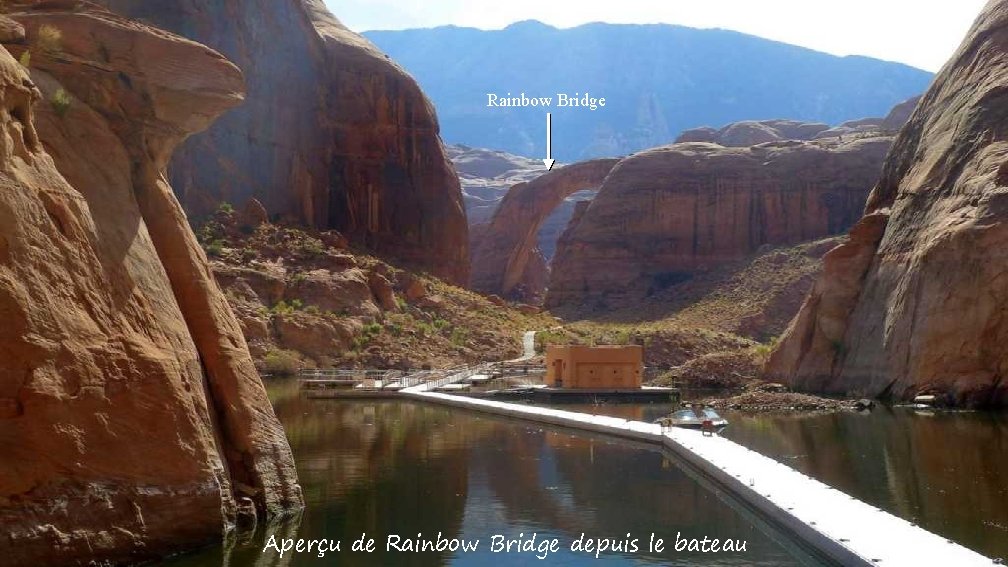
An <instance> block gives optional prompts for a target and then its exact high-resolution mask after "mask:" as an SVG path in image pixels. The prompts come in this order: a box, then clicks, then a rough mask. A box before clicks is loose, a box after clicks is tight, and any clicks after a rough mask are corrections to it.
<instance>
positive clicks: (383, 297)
mask: <svg viewBox="0 0 1008 567" xmlns="http://www.w3.org/2000/svg"><path fill="white" fill-rule="evenodd" d="M368 286H369V287H370V288H371V293H372V294H373V295H374V297H375V300H376V301H377V302H378V306H379V307H381V308H382V309H384V310H385V311H398V310H399V304H398V303H397V302H396V296H395V291H394V290H393V289H392V283H391V282H389V281H388V278H386V277H385V276H383V275H381V274H379V273H376V272H370V273H368Z"/></svg>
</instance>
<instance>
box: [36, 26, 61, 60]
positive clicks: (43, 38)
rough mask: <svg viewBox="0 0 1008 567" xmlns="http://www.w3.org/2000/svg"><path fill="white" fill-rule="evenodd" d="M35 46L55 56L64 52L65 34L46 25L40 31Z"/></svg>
mask: <svg viewBox="0 0 1008 567" xmlns="http://www.w3.org/2000/svg"><path fill="white" fill-rule="evenodd" d="M35 45H36V46H37V47H38V48H39V49H41V50H42V51H44V52H45V53H48V54H50V55H55V54H57V53H59V52H60V51H62V50H63V32H61V31H60V30H59V28H56V27H54V26H50V25H48V24H46V25H44V26H42V27H40V28H39V29H38V36H37V37H36V38H35Z"/></svg>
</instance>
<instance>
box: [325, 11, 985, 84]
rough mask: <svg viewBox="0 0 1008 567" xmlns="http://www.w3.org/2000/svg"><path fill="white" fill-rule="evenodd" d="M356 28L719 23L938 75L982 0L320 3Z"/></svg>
mask: <svg viewBox="0 0 1008 567" xmlns="http://www.w3.org/2000/svg"><path fill="white" fill-rule="evenodd" d="M326 3H327V4H329V7H330V8H331V9H332V11H333V12H334V13H335V14H336V16H337V17H339V18H340V20H342V21H343V23H344V24H346V25H347V26H348V27H350V28H351V29H353V30H355V31H365V30H375V29H403V28H416V27H433V26H440V25H448V24H454V25H457V26H469V27H477V28H483V29H500V28H503V27H506V26H507V25H508V24H511V23H513V22H517V21H521V20H531V19H535V20H540V21H542V22H545V23H547V24H551V25H553V26H556V27H561V28H567V27H573V26H577V25H580V24H583V23H587V22H610V23H670V24H681V25H684V26H690V27H698V28H725V29H731V30H737V31H741V32H745V33H750V34H753V35H758V36H760V37H765V38H770V39H775V40H778V41H784V42H787V43H793V44H795V45H801V46H805V47H810V48H812V49H817V50H819V51H825V52H828V53H833V54H836V55H868V56H871V57H877V58H879V59H886V60H889V61H900V62H903V63H907V64H910V65H913V66H915V67H920V68H921V69H927V70H928V71H937V70H938V69H939V68H940V67H941V66H942V65H943V64H944V63H945V61H946V60H947V59H948V58H949V57H950V56H951V55H952V53H953V52H954V51H955V49H956V48H957V47H958V46H959V43H960V42H961V41H962V39H963V37H964V36H965V35H966V31H967V30H968V29H969V27H970V25H971V24H972V23H973V20H974V19H975V18H976V16H977V14H979V13H980V9H981V8H982V7H983V6H984V4H986V0H611V1H607V2H599V1H595V0H592V1H590V2H588V1H577V0H326Z"/></svg>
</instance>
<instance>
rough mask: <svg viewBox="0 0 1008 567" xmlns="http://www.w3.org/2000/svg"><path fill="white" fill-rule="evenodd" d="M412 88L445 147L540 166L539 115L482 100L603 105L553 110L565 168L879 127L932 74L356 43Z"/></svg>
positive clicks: (762, 42) (664, 44)
mask: <svg viewBox="0 0 1008 567" xmlns="http://www.w3.org/2000/svg"><path fill="white" fill-rule="evenodd" d="M364 35H365V36H366V37H367V38H368V39H370V40H371V41H372V42H374V43H375V44H376V45H377V46H378V47H379V48H381V49H382V50H383V51H385V52H386V53H387V54H389V55H390V56H391V57H392V59H394V60H395V61H397V62H399V63H400V64H401V65H402V66H403V67H405V68H406V70H408V71H409V72H410V73H412V74H413V76H414V77H416V79H417V80H418V81H419V82H420V85H421V87H423V89H424V91H426V93H427V95H428V96H429V97H430V98H431V99H432V100H433V102H434V104H435V106H436V107H437V111H438V116H439V118H440V120H441V127H442V135H443V137H444V139H445V141H447V142H450V143H461V144H466V145H469V146H474V147H484V148H494V149H499V150H504V151H508V152H511V153H515V154H519V155H525V156H530V157H543V156H544V155H545V111H544V110H542V109H540V108H524V109H518V108H507V109H502V108H497V109H488V108H486V104H487V96H486V95H487V93H497V94H500V95H504V94H506V93H508V92H510V93H512V94H513V95H514V96H519V95H520V93H522V92H525V93H526V94H527V95H528V96H530V97H531V96H552V97H556V94H557V93H559V92H565V93H575V92H580V93H584V92H585V91H588V92H589V93H591V95H592V96H600V97H605V98H606V107H605V108H604V109H599V110H596V111H594V112H592V111H587V110H582V109H557V108H553V109H552V112H553V129H554V140H553V150H554V151H553V153H554V157H555V158H557V159H560V160H563V161H574V160H580V159H585V158H589V157H599V156H615V155H623V154H627V153H631V152H634V151H637V150H640V149H644V148H648V147H653V146H656V145H661V144H666V143H670V142H671V141H673V140H674V139H675V137H676V136H677V135H678V134H679V133H680V132H681V131H683V130H685V129H688V128H695V127H699V126H715V127H720V126H723V125H725V124H727V123H730V122H735V121H739V120H757V119H771V118H789V119H796V120H803V121H810V122H825V123H827V124H838V123H840V122H844V121H847V120H853V119H857V118H864V117H868V116H885V115H886V113H888V112H889V110H890V108H892V107H893V106H894V105H895V104H896V103H898V102H900V101H903V100H905V99H907V98H910V97H911V96H914V95H917V94H920V93H921V92H923V91H924V90H925V89H926V88H927V86H928V85H929V83H930V81H931V78H932V75H931V73H928V72H925V71H921V70H919V69H915V68H913V67H909V66H906V65H902V64H899V63H891V62H886V61H880V60H877V59H870V58H867V57H836V56H833V55H827V54H825V53H820V52H817V51H812V50H810V49H805V48H802V47H796V46H793V45H788V44H784V43H779V42H775V41H770V40H766V39H761V38H758V37H754V36H750V35H745V34H741V33H738V32H732V31H724V30H699V29H692V28H686V27H681V26H671V25H612V24H601V23H597V24H587V25H583V26H580V27H576V28H572V29H565V30H559V29H556V28H553V27H550V26H547V25H545V24H542V23H539V22H535V21H527V22H520V23H516V24H514V25H511V26H509V27H507V28H505V29H503V30H496V31H483V30H477V29H471V28H459V27H454V26H449V27H439V28H432V29H414V30H404V31H372V32H366V33H365V34H364Z"/></svg>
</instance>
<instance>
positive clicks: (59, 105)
mask: <svg viewBox="0 0 1008 567" xmlns="http://www.w3.org/2000/svg"><path fill="white" fill-rule="evenodd" d="M72 102H73V100H72V99H71V98H70V94H69V93H68V92H66V89H59V90H57V91H56V92H55V93H53V95H52V98H51V99H49V103H50V104H52V107H53V110H55V111H56V114H57V115H59V116H60V117H61V118H62V117H63V116H66V113H67V112H68V111H69V110H70V105H71V104H72Z"/></svg>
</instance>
